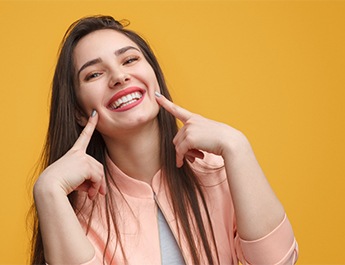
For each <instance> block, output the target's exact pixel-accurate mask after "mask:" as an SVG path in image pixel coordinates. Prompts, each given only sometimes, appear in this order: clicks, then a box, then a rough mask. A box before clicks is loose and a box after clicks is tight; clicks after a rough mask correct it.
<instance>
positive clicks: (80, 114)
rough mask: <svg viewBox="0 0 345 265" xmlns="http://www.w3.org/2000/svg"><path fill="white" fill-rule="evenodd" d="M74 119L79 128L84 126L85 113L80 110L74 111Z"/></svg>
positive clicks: (85, 122)
mask: <svg viewBox="0 0 345 265" xmlns="http://www.w3.org/2000/svg"><path fill="white" fill-rule="evenodd" d="M75 118H76V120H77V122H78V124H79V125H80V126H82V127H85V126H86V124H87V121H88V118H87V117H86V116H85V113H84V112H83V111H82V110H81V109H76V111H75Z"/></svg>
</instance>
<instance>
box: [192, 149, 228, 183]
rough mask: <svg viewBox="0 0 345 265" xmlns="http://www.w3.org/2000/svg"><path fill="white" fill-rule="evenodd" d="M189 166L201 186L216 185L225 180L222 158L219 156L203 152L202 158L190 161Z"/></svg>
mask: <svg viewBox="0 0 345 265" xmlns="http://www.w3.org/2000/svg"><path fill="white" fill-rule="evenodd" d="M190 166H191V168H192V169H193V171H194V173H195V174H196V175H197V176H198V178H199V180H200V182H201V185H202V186H206V187H210V186H216V185H219V184H221V183H223V182H226V181H227V177H226V172H225V167H224V160H223V158H222V157H221V156H217V155H214V154H211V153H207V152H204V158H203V159H199V158H197V159H195V161H194V162H193V163H190Z"/></svg>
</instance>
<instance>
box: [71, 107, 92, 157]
mask: <svg viewBox="0 0 345 265" xmlns="http://www.w3.org/2000/svg"><path fill="white" fill-rule="evenodd" d="M97 122H98V115H97V112H96V111H95V110H94V111H93V112H92V114H91V116H90V118H89V120H88V121H87V124H86V126H85V127H84V129H83V131H82V132H81V133H80V136H79V137H78V139H77V141H76V142H75V143H74V145H73V147H72V148H73V149H80V150H84V151H85V152H86V149H87V146H88V145H89V143H90V139H91V137H92V134H93V132H94V130H95V128H96V125H97Z"/></svg>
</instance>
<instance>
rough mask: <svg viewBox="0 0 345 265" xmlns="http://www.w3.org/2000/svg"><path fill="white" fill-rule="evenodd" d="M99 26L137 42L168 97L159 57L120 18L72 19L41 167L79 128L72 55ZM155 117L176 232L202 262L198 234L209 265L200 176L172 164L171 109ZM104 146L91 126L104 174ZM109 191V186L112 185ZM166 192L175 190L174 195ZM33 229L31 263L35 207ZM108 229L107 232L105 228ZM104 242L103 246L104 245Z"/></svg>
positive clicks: (38, 248) (211, 253) (111, 217)
mask: <svg viewBox="0 0 345 265" xmlns="http://www.w3.org/2000/svg"><path fill="white" fill-rule="evenodd" d="M101 29H113V30H116V31H118V32H120V33H122V34H124V35H125V36H127V37H128V38H129V39H131V40H132V41H134V42H135V43H136V44H137V45H138V46H139V48H140V49H141V51H142V53H143V55H144V57H145V58H146V60H147V61H148V63H149V64H150V65H151V67H152V68H153V70H154V72H155V75H156V77H157V80H158V84H159V86H160V89H161V93H162V94H163V95H164V96H165V97H167V98H168V99H170V100H171V96H170V94H169V91H168V89H167V85H166V83H165V79H164V76H163V73H162V70H161V68H160V66H159V64H158V61H157V59H156V57H155V55H154V53H153V52H152V50H151V48H150V47H149V45H148V44H147V42H146V41H145V40H144V39H143V38H142V37H140V36H139V35H138V34H137V33H135V32H133V31H131V30H128V29H126V28H124V25H123V23H120V22H119V21H116V20H115V19H114V18H112V17H110V16H92V17H86V18H82V19H80V20H78V21H76V22H75V23H73V24H72V25H71V26H70V28H69V29H68V30H67V32H66V34H65V36H64V38H63V41H62V44H61V46H60V50H59V57H58V62H57V65H56V69H55V74H54V78H53V82H52V95H51V106H50V120H49V127H48V133H47V137H46V143H45V146H44V150H43V153H42V161H41V162H42V163H41V169H42V170H43V169H44V168H46V167H47V166H49V165H50V164H52V163H54V162H55V161H56V160H58V159H59V158H60V157H62V156H63V155H64V154H65V153H66V152H67V151H68V150H69V149H70V148H71V147H72V146H73V144H74V143H75V141H76V139H77V138H78V136H79V134H80V133H81V131H82V129H83V128H82V127H81V126H80V125H79V124H78V122H77V120H76V115H75V113H76V111H81V109H80V107H79V106H78V102H77V98H76V94H75V86H76V84H75V79H74V76H75V68H74V62H73V56H72V54H73V51H74V48H75V47H76V45H77V43H78V41H79V40H80V39H81V38H83V37H84V36H85V35H87V34H89V33H91V32H93V31H96V30H101ZM158 122H159V130H160V139H161V148H160V152H161V154H160V155H161V156H160V157H161V158H162V161H161V169H162V172H164V175H165V176H166V183H167V186H168V189H169V191H170V197H171V200H172V205H173V211H174V214H175V216H176V219H177V221H178V223H179V227H182V229H181V230H182V231H180V232H182V233H184V235H185V236H186V238H187V241H188V246H189V251H190V253H191V256H192V259H193V263H194V264H200V263H202V261H201V258H200V255H199V254H198V253H199V250H198V249H197V244H196V242H195V239H194V238H195V235H197V238H198V240H200V242H202V247H203V248H204V251H205V253H206V256H207V261H203V262H207V263H208V264H215V263H219V257H218V252H217V247H216V243H215V239H214V234H213V229H212V224H211V219H210V216H209V212H208V209H207V205H206V201H205V197H204V195H203V192H202V188H201V185H200V184H199V180H198V178H197V177H196V176H195V174H194V173H193V170H192V169H191V168H190V166H189V164H188V163H184V165H183V167H182V168H177V167H176V166H175V165H176V161H175V157H176V154H175V148H174V145H173V143H172V141H173V138H174V136H175V135H176V133H177V131H178V126H177V123H176V119H175V117H173V116H172V115H171V114H170V113H168V112H167V111H165V110H164V109H163V108H161V109H160V111H159V114H158ZM105 150H106V146H105V143H104V141H103V138H102V136H101V134H100V133H99V132H97V131H95V132H94V134H93V136H92V139H91V141H90V144H89V146H88V149H87V153H88V154H89V155H91V156H93V157H94V158H95V159H97V160H98V161H99V162H101V163H102V164H103V165H104V168H105V171H106V173H107V174H106V176H107V175H109V172H107V171H108V170H107V166H106V162H105ZM176 176H179V177H176ZM106 182H107V185H109V184H110V182H112V183H114V182H113V181H112V178H111V177H108V178H106ZM108 190H109V191H111V189H108ZM171 191H174V195H173V196H172V192H171ZM68 197H69V200H70V202H71V204H72V206H75V196H74V193H72V194H70V195H69V196H68ZM111 198H112V194H111V192H108V194H107V195H106V196H105V200H106V203H105V207H106V218H107V220H106V221H107V224H108V226H113V227H114V229H115V233H116V234H117V236H118V237H117V238H118V244H119V245H120V249H121V250H122V252H123V253H124V250H123V248H122V244H121V240H119V238H120V236H119V235H120V233H119V231H118V228H117V226H116V215H115V214H114V209H116V205H115V201H114V200H112V199H111ZM200 202H201V203H200ZM201 208H202V209H204V210H205V212H206V216H207V217H206V219H207V220H203V218H202V215H201ZM189 216H192V219H193V220H195V224H196V225H194V224H193V223H191V222H192V221H191V219H190V217H189ZM90 219H91V218H90ZM89 221H90V220H89ZM205 226H208V228H209V229H210V230H211V234H212V237H211V238H209V237H208V236H207V233H206V231H207V230H208V229H206V227H205ZM33 229H34V231H33V237H32V252H31V264H44V263H45V259H44V254H43V253H44V251H43V243H42V238H41V234H40V230H39V222H38V218H37V214H36V212H35V214H34V228H33ZM107 230H108V231H110V229H107ZM108 240H109V234H108ZM108 240H107V242H108ZM107 242H106V246H107V245H108V244H107ZM105 251H106V249H105V250H104V257H105ZM104 262H105V261H104Z"/></svg>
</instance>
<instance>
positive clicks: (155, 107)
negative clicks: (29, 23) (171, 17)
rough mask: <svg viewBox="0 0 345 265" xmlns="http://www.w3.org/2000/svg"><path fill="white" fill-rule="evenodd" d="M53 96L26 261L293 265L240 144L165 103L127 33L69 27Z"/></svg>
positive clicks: (291, 241)
mask: <svg viewBox="0 0 345 265" xmlns="http://www.w3.org/2000/svg"><path fill="white" fill-rule="evenodd" d="M52 89H53V91H52V98H51V112H50V123H49V129H48V137H47V142H46V145H45V150H44V160H43V168H44V170H43V171H42V172H41V174H40V175H39V177H38V179H37V181H36V183H35V186H34V197H35V207H36V210H37V217H36V218H37V219H36V220H37V222H36V226H35V229H34V231H35V233H34V237H33V248H32V249H33V252H32V253H33V255H32V261H31V263H32V264H44V263H49V264H72V263H73V264H102V263H103V264H173V263H174V262H176V261H178V262H179V263H182V264H238V263H239V262H241V263H242V264H294V263H295V262H296V260H297V256H298V247H297V243H296V240H295V238H294V233H293V230H292V227H291V224H290V222H289V219H288V218H287V215H286V213H285V210H284V208H283V206H282V205H281V203H280V202H279V200H278V199H277V197H276V196H275V195H274V192H273V191H272V189H271V187H270V185H269V184H268V181H267V179H266V177H265V176H264V174H263V172H262V170H261V168H260V166H259V164H258V162H257V160H256V158H255V155H254V152H253V150H252V148H251V146H250V144H249V141H248V140H247V138H246V137H245V136H244V135H243V134H242V133H241V132H240V131H238V130H236V129H234V128H232V127H231V126H229V125H226V124H223V123H219V122H216V121H213V120H209V119H206V118H204V117H202V116H200V115H197V114H194V113H192V112H190V111H188V110H186V109H184V108H181V107H180V106H178V105H176V104H174V103H173V102H172V101H171V96H170V94H169V91H168V89H167V86H166V83H165V80H164V76H163V73H162V71H161V68H160V66H159V64H158V62H157V59H156V57H155V55H154V54H153V52H152V50H151V49H150V47H149V46H148V44H147V43H146V42H145V41H144V40H143V39H142V38H141V37H140V36H139V35H138V34H136V33H135V32H133V31H130V30H128V29H126V28H124V27H123V26H122V25H121V23H120V22H118V21H116V20H115V19H113V18H112V17H109V16H93V17H87V18H83V19H81V20H78V21H76V22H75V23H74V24H73V25H72V26H71V27H70V28H69V30H68V31H67V34H66V35H65V38H64V40H63V44H62V46H61V50H60V55H59V59H58V63H57V66H56V70H55V75H54V79H53V88H52ZM90 114H91V115H90ZM176 119H178V120H180V121H181V122H182V123H183V126H182V127H181V128H179V129H178V127H177V123H176Z"/></svg>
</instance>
